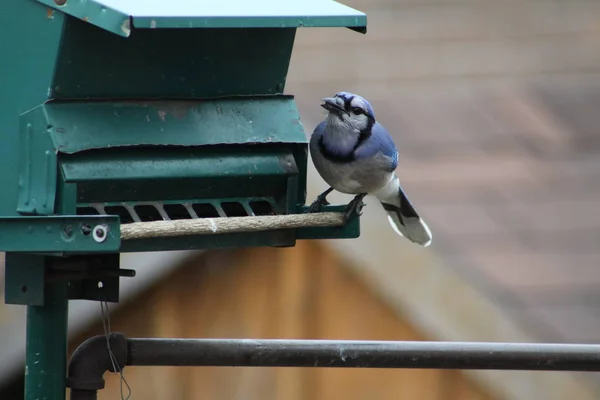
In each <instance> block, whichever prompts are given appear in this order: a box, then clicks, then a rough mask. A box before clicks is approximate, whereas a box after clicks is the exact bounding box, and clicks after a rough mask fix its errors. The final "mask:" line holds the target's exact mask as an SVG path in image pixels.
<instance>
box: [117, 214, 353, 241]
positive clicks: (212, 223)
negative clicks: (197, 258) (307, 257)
mask: <svg viewBox="0 0 600 400" xmlns="http://www.w3.org/2000/svg"><path fill="white" fill-rule="evenodd" d="M345 223H346V221H345V219H344V214H342V213H339V212H324V213H312V214H290V215H266V216H260V217H228V218H198V219H184V220H176V221H152V222H133V223H130V224H123V225H121V240H132V239H148V238H157V237H169V236H171V237H172V236H189V235H219V234H224V233H236V232H263V231H271V230H277V229H292V228H311V227H315V228H316V227H321V228H322V227H333V226H342V225H344V224H345Z"/></svg>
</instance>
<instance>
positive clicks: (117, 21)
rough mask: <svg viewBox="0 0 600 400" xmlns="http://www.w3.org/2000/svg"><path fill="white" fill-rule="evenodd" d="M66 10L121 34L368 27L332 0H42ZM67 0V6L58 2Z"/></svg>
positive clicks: (357, 15) (360, 16)
mask: <svg viewBox="0 0 600 400" xmlns="http://www.w3.org/2000/svg"><path fill="white" fill-rule="evenodd" d="M37 1H39V2H41V3H43V4H45V5H47V6H49V7H52V8H54V9H56V10H59V11H60V12H64V13H66V14H68V15H71V16H73V17H75V18H78V19H82V20H85V21H86V22H88V23H90V24H93V25H96V26H98V27H101V28H103V29H105V30H107V31H109V32H112V33H114V34H117V35H120V36H125V37H127V36H129V35H130V34H131V28H132V27H131V26H130V21H132V22H133V27H134V28H150V29H157V28H158V29H160V28H298V27H351V28H361V29H365V28H366V24H367V17H366V15H365V14H364V13H362V12H360V11H357V10H354V9H352V8H350V7H348V6H345V5H343V4H340V3H337V2H335V1H331V0H303V1H295V2H282V1H278V0H257V1H253V2H248V1H243V0H221V1H213V2H205V1H200V2H192V1H189V0H170V1H147V0H128V1H123V0H86V1H81V0H66V1H60V2H56V1H55V0H37ZM57 3H64V4H61V5H59V4H57Z"/></svg>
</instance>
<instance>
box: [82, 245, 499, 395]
mask: <svg viewBox="0 0 600 400" xmlns="http://www.w3.org/2000/svg"><path fill="white" fill-rule="evenodd" d="M111 322H112V330H113V331H115V330H118V331H121V332H124V333H125V334H126V335H128V336H130V337H185V338H203V337H213V338H219V337H221V338H243V337H247V338H296V339H301V338H306V339H365V340H368V339H373V340H425V338H424V337H423V336H421V335H420V334H419V333H418V332H416V331H415V330H414V329H413V328H412V327H411V326H410V325H409V324H407V323H406V322H405V321H403V320H402V319H401V318H399V317H398V315H397V314H396V313H394V312H392V311H391V309H390V308H389V307H388V306H386V305H385V304H384V303H383V302H381V301H380V300H379V299H378V298H377V297H376V296H374V294H373V293H370V292H369V290H368V289H367V288H366V286H365V285H364V283H362V282H361V280H360V278H359V277H358V276H356V275H355V274H354V273H353V272H352V271H351V269H350V268H347V267H345V266H344V265H343V262H342V260H341V259H340V258H338V257H336V256H335V255H334V254H332V253H331V251H329V250H328V249H327V248H325V247H323V246H322V245H319V244H318V243H310V242H299V244H298V246H297V247H296V248H287V249H269V248H265V249H263V248H260V249H247V250H236V251H231V252H225V251H223V252H211V253H205V254H203V255H201V256H199V257H197V258H195V259H192V260H190V261H189V262H188V263H187V265H184V266H182V268H180V269H178V270H177V271H176V272H175V273H174V274H173V275H172V276H170V277H169V278H167V279H165V280H164V281H163V282H161V283H160V284H159V285H158V286H156V287H155V288H154V289H151V290H150V291H148V292H146V293H144V294H143V295H142V296H141V297H139V298H138V299H136V300H135V301H134V302H132V303H130V304H126V305H125V306H124V307H122V308H121V309H119V310H118V311H116V313H114V314H113V316H112V321H111ZM101 332H102V328H101V326H96V327H94V328H93V329H91V330H90V331H89V332H87V333H86V334H85V335H83V336H81V337H79V338H77V339H75V340H73V341H72V343H71V349H70V351H72V350H73V349H74V347H75V346H76V345H77V344H79V343H80V342H81V341H82V340H83V339H84V338H85V337H88V336H91V335H95V334H100V333H101ZM125 377H126V379H127V381H128V382H129V384H130V386H131V388H132V391H133V397H132V399H148V400H150V399H174V400H175V399H176V400H184V399H210V400H213V399H214V400H234V399H235V400H238V399H240V400H241V399H243V400H259V399H260V400H269V399H273V400H274V399H278V400H309V399H310V400H318V399H345V400H354V399H356V400H358V399H361V400H362V399H368V400H377V399H381V400H390V399H395V400H396V399H418V400H454V399H461V400H484V399H486V400H487V399H491V397H490V396H489V395H486V394H485V393H483V392H482V391H481V390H480V389H479V388H478V387H476V386H475V385H474V384H473V383H471V382H470V381H469V380H467V379H466V378H465V376H464V375H463V374H462V373H460V372H455V371H437V370H366V369H361V370H350V369H344V370H342V369H302V368H279V369H276V368H181V367H172V368H163V367H130V368H127V369H126V371H125ZM106 379H107V387H106V389H104V390H103V391H100V392H99V399H100V400H108V399H111V400H114V399H120V394H119V384H118V383H119V381H118V379H117V376H114V375H112V374H108V373H107V374H106Z"/></svg>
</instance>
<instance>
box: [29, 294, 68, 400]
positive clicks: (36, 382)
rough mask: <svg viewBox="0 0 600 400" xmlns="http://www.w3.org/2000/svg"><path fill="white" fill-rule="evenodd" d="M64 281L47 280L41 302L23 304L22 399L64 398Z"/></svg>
mask: <svg viewBox="0 0 600 400" xmlns="http://www.w3.org/2000/svg"><path fill="white" fill-rule="evenodd" d="M67 285H68V284H67V282H53V283H48V284H47V286H46V296H45V304H44V305H43V306H28V307H27V344H26V352H27V353H26V356H25V400H64V399H65V394H66V389H65V387H66V382H65V379H66V368H67V321H68V309H69V306H68V298H67V288H68V286H67Z"/></svg>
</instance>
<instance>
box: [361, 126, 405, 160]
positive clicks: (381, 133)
mask: <svg viewBox="0 0 600 400" xmlns="http://www.w3.org/2000/svg"><path fill="white" fill-rule="evenodd" d="M377 153H381V154H383V155H384V156H386V157H389V158H390V170H391V171H393V170H395V169H396V167H397V166H398V150H397V149H396V145H395V144H394V140H393V139H392V137H391V136H390V134H389V133H388V131H387V129H385V128H384V127H383V125H381V124H380V123H379V122H376V123H375V125H373V128H372V129H371V135H370V136H369V137H368V138H367V139H366V140H365V141H364V142H363V143H362V144H361V145H360V146H359V147H358V148H357V149H356V151H355V152H354V154H355V157H356V158H357V159H359V158H368V157H373V156H374V155H375V154H377Z"/></svg>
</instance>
